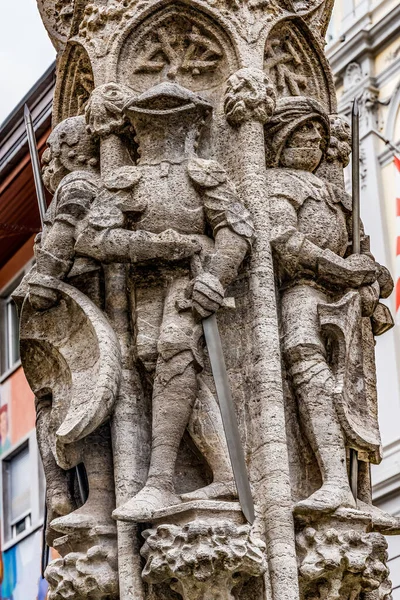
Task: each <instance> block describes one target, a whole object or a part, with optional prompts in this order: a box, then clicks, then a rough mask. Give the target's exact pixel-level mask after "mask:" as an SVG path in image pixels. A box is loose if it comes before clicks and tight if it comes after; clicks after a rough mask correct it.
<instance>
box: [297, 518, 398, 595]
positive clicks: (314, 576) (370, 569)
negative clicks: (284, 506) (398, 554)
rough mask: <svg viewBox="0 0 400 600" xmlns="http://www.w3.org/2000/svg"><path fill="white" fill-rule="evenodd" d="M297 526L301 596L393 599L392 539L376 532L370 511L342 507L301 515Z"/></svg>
mask: <svg viewBox="0 0 400 600" xmlns="http://www.w3.org/2000/svg"><path fill="white" fill-rule="evenodd" d="M296 526H297V535H296V543H297V553H298V562H299V581H300V597H301V598H308V599H310V600H311V599H312V600H317V599H318V600H320V599H321V600H322V599H324V600H357V599H358V598H360V597H361V594H363V598H369V599H371V600H372V599H374V600H383V599H385V598H390V591H391V582H390V581H389V579H388V575H389V570H388V568H387V567H386V561H387V551H386V550H387V543H386V540H385V538H384V536H383V535H382V534H380V533H373V532H371V528H372V523H371V517H370V515H368V514H366V513H362V512H360V511H356V510H346V509H339V510H337V511H336V513H334V515H327V516H326V517H324V516H321V515H316V514H314V515H310V516H308V517H302V518H300V517H297V522H296Z"/></svg>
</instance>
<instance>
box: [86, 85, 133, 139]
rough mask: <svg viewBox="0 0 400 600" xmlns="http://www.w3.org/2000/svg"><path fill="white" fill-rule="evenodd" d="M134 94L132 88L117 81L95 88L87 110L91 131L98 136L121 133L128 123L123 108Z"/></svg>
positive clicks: (87, 119) (87, 120) (89, 129)
mask: <svg viewBox="0 0 400 600" xmlns="http://www.w3.org/2000/svg"><path fill="white" fill-rule="evenodd" d="M132 94H133V92H132V90H131V89H130V88H128V87H126V86H123V85H118V84H116V83H106V84H104V85H100V86H99V87H97V88H96V89H95V90H93V92H92V94H91V96H90V99H89V102H88V104H87V106H86V110H85V116H86V122H87V127H88V131H89V133H91V134H92V135H96V136H98V137H102V136H105V135H109V134H110V133H120V132H121V131H122V129H123V128H124V127H125V125H127V119H126V117H125V115H124V113H123V110H122V109H123V107H124V106H125V104H126V102H127V101H128V100H129V99H130V98H131V97H132Z"/></svg>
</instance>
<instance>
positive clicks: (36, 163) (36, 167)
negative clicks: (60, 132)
mask: <svg viewBox="0 0 400 600" xmlns="http://www.w3.org/2000/svg"><path fill="white" fill-rule="evenodd" d="M24 120H25V127H26V134H27V136H28V145H29V152H30V155H31V161H32V169H33V177H34V181H35V187H36V195H37V199H38V205H39V213H40V220H41V223H42V229H43V224H44V216H45V214H46V211H47V203H46V197H45V193H44V187H43V181H42V172H41V168H40V160H39V153H38V149H37V143H36V136H35V130H34V127H33V121H32V115H31V113H30V110H29V108H28V105H27V104H25V106H24Z"/></svg>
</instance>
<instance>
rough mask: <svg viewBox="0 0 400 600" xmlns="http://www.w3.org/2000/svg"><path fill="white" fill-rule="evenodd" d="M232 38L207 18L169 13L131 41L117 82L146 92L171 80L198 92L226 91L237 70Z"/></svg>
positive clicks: (144, 25)
mask: <svg viewBox="0 0 400 600" xmlns="http://www.w3.org/2000/svg"><path fill="white" fill-rule="evenodd" d="M234 56H235V55H234V52H233V49H232V47H231V44H230V43H229V41H228V39H227V37H226V36H225V35H224V34H223V33H222V32H221V30H220V29H219V28H218V27H217V26H216V25H215V23H212V22H211V21H209V20H208V18H207V17H205V16H204V15H203V17H202V18H199V14H198V13H197V14H196V13H194V12H192V11H191V10H189V9H188V8H186V7H183V6H182V7H169V8H168V9H164V10H162V11H160V12H158V13H157V14H156V15H155V16H154V17H153V19H152V21H151V22H149V21H145V22H144V23H142V24H141V25H139V26H138V27H137V28H136V29H135V30H133V31H132V32H131V33H130V34H129V35H128V37H127V39H126V42H125V43H124V46H123V48H122V49H121V54H120V56H119V59H118V67H117V69H118V70H117V80H118V81H119V82H121V83H124V84H126V85H130V86H131V87H132V88H133V89H135V90H137V91H144V90H145V89H148V88H149V87H151V86H152V85H154V84H156V83H160V82H161V81H163V80H165V79H169V80H170V81H177V82H178V83H179V84H181V85H183V86H186V87H188V88H190V89H192V90H193V91H197V90H208V89H213V88H216V87H218V86H221V85H222V84H223V83H224V82H225V79H226V77H227V76H228V74H229V73H230V71H231V69H232V68H233V66H234V64H235V59H234Z"/></svg>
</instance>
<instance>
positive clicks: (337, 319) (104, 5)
mask: <svg viewBox="0 0 400 600" xmlns="http://www.w3.org/2000/svg"><path fill="white" fill-rule="evenodd" d="M38 4H39V8H40V10H41V13H42V15H43V18H44V22H45V25H46V27H47V29H48V31H49V34H50V36H51V38H52V40H53V42H54V44H55V45H56V47H57V49H58V50H59V57H58V63H57V64H58V67H57V71H58V74H57V86H56V94H55V103H54V124H55V128H54V130H53V133H52V134H51V136H50V138H49V149H48V150H47V152H46V154H45V156H44V165H45V168H44V180H45V184H46V186H47V187H48V188H49V190H50V191H51V192H52V193H54V198H53V201H52V203H51V205H50V208H49V211H48V213H47V216H46V220H45V227H44V231H43V232H42V234H41V236H38V238H37V240H36V245H35V253H36V259H37V264H36V266H35V268H34V269H33V270H32V272H31V273H30V274H29V275H28V276H27V277H26V278H25V280H24V281H23V282H22V284H21V286H20V287H19V289H18V290H17V292H16V294H15V298H16V301H17V302H18V304H19V306H20V308H21V340H22V360H23V364H24V368H25V370H26V374H27V377H28V380H29V382H30V384H31V386H32V389H33V390H34V392H35V394H36V396H37V414H38V439H39V446H40V450H41V454H42V457H43V463H44V466H45V472H46V479H47V504H48V511H49V512H48V514H49V517H48V523H47V539H48V542H49V543H50V544H52V545H54V546H55V547H57V548H58V549H59V551H60V554H61V556H62V558H61V559H59V560H58V561H55V562H54V563H52V564H51V565H50V566H49V567H48V570H47V578H48V580H49V582H50V594H51V598H53V599H54V600H55V599H57V600H62V599H64V598H65V599H66V598H69V599H70V600H84V599H86V598H94V599H96V600H97V599H99V600H106V599H108V600H110V599H112V600H114V599H115V600H117V599H119V600H132V599H133V598H135V600H144V599H145V598H149V599H151V600H162V599H164V598H169V599H172V598H174V599H176V598H178V597H179V596H181V597H183V598H185V599H188V600H192V599H199V600H200V599H203V600H211V598H224V599H226V600H228V599H229V600H231V599H232V598H237V599H240V600H249V599H250V598H252V600H253V599H254V600H255V599H257V600H261V599H265V598H269V599H271V600H300V598H301V600H305V599H306V598H315V599H317V598H324V599H326V600H334V599H335V600H337V598H340V599H341V600H342V599H343V600H345V599H347V598H349V599H350V598H351V599H352V600H356V599H358V598H361V596H362V597H364V598H370V599H372V598H374V599H375V598H379V599H381V598H382V599H383V598H385V597H386V596H387V595H388V594H389V593H390V590H389V588H390V584H389V582H388V578H387V569H386V566H385V561H386V554H385V546H384V542H383V538H382V536H381V533H391V534H394V533H398V532H399V531H400V526H399V522H398V520H397V519H395V518H393V517H391V516H389V515H386V514H385V513H382V512H381V511H379V510H377V509H376V508H374V507H373V506H372V501H371V483H370V475H369V472H370V469H369V467H370V463H371V462H374V463H376V462H379V460H380V457H381V448H380V437H379V429H378V419H377V398H376V377H375V365H374V335H380V334H382V333H384V332H385V331H386V330H387V329H388V328H390V326H391V325H392V320H391V316H390V314H389V313H388V311H387V309H386V307H384V305H383V304H382V303H380V299H381V298H386V297H387V296H388V295H389V294H390V292H391V290H392V287H393V282H392V280H391V277H390V275H389V273H388V271H387V270H386V269H385V268H384V267H382V266H381V265H378V264H377V263H376V261H375V259H374V257H373V256H372V254H371V252H370V247H369V238H368V236H367V233H368V232H364V231H363V228H362V224H361V223H360V227H361V253H360V254H353V253H352V239H353V225H352V199H351V198H350V197H349V196H348V195H347V194H346V192H345V190H344V182H343V167H345V166H346V165H347V164H348V162H349V153H350V147H351V146H350V141H351V140H350V129H349V125H348V124H347V123H346V122H345V121H344V120H343V119H341V117H339V116H338V115H337V109H336V100H335V92H334V86H333V83H332V76H331V73H330V70H329V67H328V65H327V62H326V59H325V56H324V51H323V48H324V36H325V33H326V28H327V24H328V22H329V18H330V14H331V10H332V7H333V1H332V0H305V1H300V0H299V1H297V0H274V1H272V0H271V1H269V0H268V1H266V2H264V1H263V2H260V1H258V0H255V1H253V0H251V1H250V2H243V1H242V0H233V1H231V0H229V1H228V0H215V1H213V2H206V1H205V0H190V1H187V2H185V3H181V2H179V1H178V0H176V1H170V2H160V1H159V0H141V1H138V2H136V1H119V0H92V1H90V2H88V1H86V0H75V2H64V3H54V2H51V1H48V0H39V2H38ZM214 313H217V315H218V326H219V331H220V335H221V339H222V345H223V351H224V357H225V363H226V368H227V377H228V381H229V385H230V388H231V392H232V397H233V401H234V408H235V411H236V416H237V419H238V425H239V435H240V444H241V446H242V447H243V451H244V456H245V462H246V465H247V472H248V479H249V482H250V487H251V492H252V496H253V500H254V504H255V515H256V516H255V521H254V523H252V524H245V523H244V517H243V515H242V513H241V512H240V510H239V507H240V504H239V503H238V498H237V489H239V490H240V489H241V486H240V485H238V486H237V488H236V486H235V482H234V477H233V472H234V473H235V475H236V477H238V475H237V474H238V472H239V470H238V467H237V465H234V467H235V468H234V469H233V470H232V466H231V463H230V455H229V453H228V445H227V443H226V435H228V436H230V435H231V433H230V429H229V424H228V426H226V423H225V424H224V425H225V431H224V425H223V422H222V418H221V413H220V410H219V406H218V399H217V394H216V388H215V382H214V381H213V377H212V368H211V367H212V365H210V357H209V355H208V352H207V349H206V348H205V344H204V339H203V330H202V320H203V319H205V318H207V317H209V316H210V315H213V314H214ZM214 366H215V365H214ZM236 444H237V445H238V444H239V441H238V440H236ZM355 452H357V456H358V463H355V462H354V457H355V456H356V455H355ZM350 457H351V461H350ZM350 462H351V463H352V465H356V466H357V469H358V486H357V490H355V489H353V492H354V494H353V493H352V491H351V489H350V484H349V466H350ZM353 473H354V469H353ZM239 477H241V478H242V479H241V480H239V479H237V482H240V481H243V480H245V479H246V477H245V475H244V474H243V472H241V473H240V476H239ZM353 483H354V477H353ZM353 487H354V486H353ZM85 488H87V489H85ZM241 500H242V501H243V497H242V498H241ZM96 527H99V528H100V530H101V531H100V530H99V531H97V532H96ZM144 529H146V533H145V538H146V539H145V542H143V537H142V535H141V532H142V531H143V530H144ZM105 532H108V533H105ZM143 557H144V558H145V559H146V566H145V568H144V570H143V561H142V558H143ZM117 558H118V561H117ZM117 582H118V584H117Z"/></svg>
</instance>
